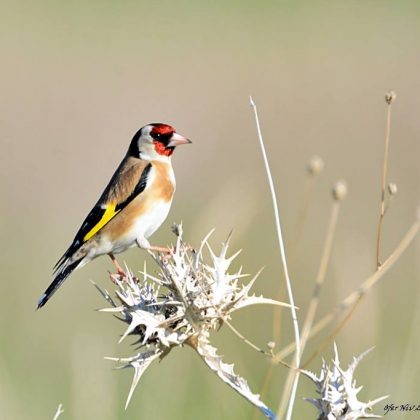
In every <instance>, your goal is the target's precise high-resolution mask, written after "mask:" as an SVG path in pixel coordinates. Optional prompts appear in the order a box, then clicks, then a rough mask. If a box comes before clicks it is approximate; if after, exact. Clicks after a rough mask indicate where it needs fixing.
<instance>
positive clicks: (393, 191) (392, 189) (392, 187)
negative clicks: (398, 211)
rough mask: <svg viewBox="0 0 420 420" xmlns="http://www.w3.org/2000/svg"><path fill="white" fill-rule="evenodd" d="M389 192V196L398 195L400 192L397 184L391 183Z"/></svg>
mask: <svg viewBox="0 0 420 420" xmlns="http://www.w3.org/2000/svg"><path fill="white" fill-rule="evenodd" d="M388 192H389V195H396V194H397V192H398V188H397V184H395V183H394V182H390V183H389V184H388Z"/></svg>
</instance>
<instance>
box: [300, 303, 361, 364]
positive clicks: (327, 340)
mask: <svg viewBox="0 0 420 420" xmlns="http://www.w3.org/2000/svg"><path fill="white" fill-rule="evenodd" d="M362 297H363V296H362V295H360V296H359V297H358V299H357V300H356V302H355V303H354V304H353V306H352V307H351V308H350V310H349V312H348V313H347V315H346V316H345V317H344V318H343V319H342V320H341V321H340V322H339V324H338V325H337V326H336V327H335V328H334V330H333V332H332V333H331V334H329V335H328V337H326V338H325V339H324V340H323V342H322V344H321V345H320V346H319V347H318V349H317V350H315V351H314V352H313V353H312V354H311V356H310V357H309V358H308V360H306V361H305V362H304V363H302V365H301V369H305V368H306V367H307V366H308V365H309V363H311V362H312V360H314V359H315V358H316V357H317V356H319V355H320V354H321V352H322V350H324V348H325V347H326V346H327V345H328V344H329V343H330V342H331V341H332V340H334V338H335V337H336V336H337V335H338V333H339V332H340V331H341V330H342V329H343V328H344V326H345V325H346V324H347V322H348V321H349V319H350V318H351V317H352V315H353V313H354V311H355V310H356V307H357V305H358V304H359V302H361V300H362Z"/></svg>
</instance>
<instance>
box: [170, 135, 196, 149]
mask: <svg viewBox="0 0 420 420" xmlns="http://www.w3.org/2000/svg"><path fill="white" fill-rule="evenodd" d="M189 143H192V141H191V140H188V139H187V138H186V137H184V136H181V134H178V133H174V134H172V137H171V141H170V142H169V143H168V147H175V146H180V145H181V144H189Z"/></svg>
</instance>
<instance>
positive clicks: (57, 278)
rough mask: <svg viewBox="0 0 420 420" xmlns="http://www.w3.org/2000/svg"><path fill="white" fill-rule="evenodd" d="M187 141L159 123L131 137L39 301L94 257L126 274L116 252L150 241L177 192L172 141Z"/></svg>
mask: <svg viewBox="0 0 420 420" xmlns="http://www.w3.org/2000/svg"><path fill="white" fill-rule="evenodd" d="M188 143H191V140H189V139H187V138H186V137H184V136H182V135H180V134H178V133H177V132H176V131H175V129H174V128H173V127H172V126H170V125H168V124H163V123H151V124H148V125H145V126H144V127H142V128H141V129H140V130H138V131H137V132H136V134H135V135H134V137H133V138H132V140H131V142H130V145H129V147H128V151H127V153H126V154H125V156H124V158H123V160H122V161H121V163H120V165H119V166H118V168H117V170H116V171H115V173H114V175H113V176H112V178H111V180H110V181H109V183H108V185H107V187H106V188H105V190H104V192H103V193H102V195H101V196H100V198H99V200H98V201H97V203H96V204H95V206H94V207H93V208H92V210H91V211H90V213H89V214H88V215H87V217H86V219H85V220H84V222H83V223H82V225H81V227H80V229H79V230H78V232H77V234H76V236H75V237H74V239H73V242H72V243H71V245H70V246H69V247H68V249H67V251H66V252H65V253H64V254H63V256H62V257H61V258H60V259H59V261H58V262H57V264H56V265H55V267H54V271H53V274H54V279H53V281H52V283H51V284H50V285H49V286H48V288H47V289H46V290H45V292H44V293H43V294H42V296H41V297H40V299H39V301H38V306H37V309H39V308H42V307H43V306H44V305H45V304H46V303H47V301H48V300H49V299H50V298H51V296H52V295H53V294H54V293H55V292H56V291H57V290H58V288H59V287H60V286H61V285H62V284H63V282H64V281H65V280H66V279H67V278H68V277H69V276H70V274H71V273H72V272H73V271H74V270H76V269H79V268H81V267H83V266H84V265H86V264H87V263H88V262H90V261H92V260H93V259H94V258H96V257H99V256H101V255H109V257H110V258H111V260H112V263H113V264H114V266H115V268H116V271H117V274H119V275H121V276H122V277H124V276H125V273H124V270H123V269H122V268H121V266H120V265H119V263H118V261H117V259H116V258H115V254H119V253H121V252H124V251H126V250H127V249H128V248H130V247H133V246H138V247H140V248H143V249H147V250H151V251H157V252H170V251H169V249H168V248H165V247H160V246H153V245H151V244H150V242H149V241H148V238H149V237H150V236H151V235H152V234H153V233H154V232H155V231H156V230H157V229H158V228H159V227H160V226H161V224H162V223H163V222H164V221H165V219H166V217H167V215H168V213H169V210H170V207H171V204H172V199H173V196H174V192H175V175H174V171H173V168H172V163H171V156H172V154H173V152H174V150H175V147H176V146H180V145H183V144H188Z"/></svg>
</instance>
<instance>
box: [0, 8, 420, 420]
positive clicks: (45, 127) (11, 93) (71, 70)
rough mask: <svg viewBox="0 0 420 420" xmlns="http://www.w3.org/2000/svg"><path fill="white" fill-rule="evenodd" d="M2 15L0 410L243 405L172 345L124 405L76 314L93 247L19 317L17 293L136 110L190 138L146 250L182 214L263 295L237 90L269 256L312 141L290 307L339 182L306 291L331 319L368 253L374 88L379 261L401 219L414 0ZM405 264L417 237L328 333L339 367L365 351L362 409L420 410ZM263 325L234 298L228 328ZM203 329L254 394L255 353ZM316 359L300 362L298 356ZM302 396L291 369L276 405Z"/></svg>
mask: <svg viewBox="0 0 420 420" xmlns="http://www.w3.org/2000/svg"><path fill="white" fill-rule="evenodd" d="M0 16H1V17H0V33H1V36H0V53H1V78H0V92H1V101H0V141H1V148H2V150H1V154H0V156H1V157H0V171H1V172H0V175H1V177H0V183H1V184H0V185H1V194H2V209H1V216H2V217H1V218H0V224H1V238H2V241H1V253H0V259H1V269H2V296H3V298H2V303H1V314H0V331H1V345H0V407H1V416H0V417H1V418H2V419H29V418H30V419H49V418H52V417H53V414H54V411H55V409H56V407H57V405H58V403H59V402H62V403H63V404H64V409H65V413H64V414H63V415H62V417H61V418H63V419H101V420H108V419H127V420H128V419H149V418H156V419H214V418H221V419H242V418H247V419H251V418H259V414H257V415H256V414H255V413H254V410H253V408H252V407H251V406H250V405H249V404H248V403H247V402H246V401H245V400H243V399H242V398H241V397H240V396H238V395H237V394H236V393H235V392H234V391H233V390H231V389H230V388H228V387H226V385H224V384H222V383H221V382H220V381H219V379H218V378H217V377H216V376H215V375H214V374H213V373H211V372H210V371H208V369H207V368H206V367H205V366H204V364H203V363H202V362H201V361H200V360H199V359H198V357H196V356H195V355H194V354H193V352H192V351H190V350H189V349H183V350H178V351H174V352H173V354H171V355H170V357H168V358H167V359H165V360H164V361H163V362H162V363H160V364H156V365H153V366H151V367H150V368H149V370H148V371H147V372H146V374H145V375H144V377H143V378H142V380H141V383H140V386H139V387H138V389H137V391H136V393H135V396H134V398H133V400H132V403H131V405H130V406H129V408H128V410H127V411H124V404H125V399H126V396H127V392H128V389H129V385H130V383H131V378H132V373H133V372H132V371H129V370H124V371H113V370H112V368H113V366H114V365H113V363H112V362H109V361H105V360H104V359H103V356H126V355H128V354H130V352H132V351H133V350H132V349H130V346H129V345H128V344H124V345H123V344H121V345H118V344H117V340H118V338H119V334H120V333H121V332H122V326H121V325H120V323H119V322H118V321H114V320H113V319H112V318H111V317H110V316H109V315H106V314H100V313H98V312H95V311H94V309H96V308H100V307H103V306H104V302H102V301H101V298H100V296H99V295H98V293H97V292H96V291H95V289H94V288H93V287H92V285H91V284H90V282H89V281H88V280H89V279H93V280H95V281H96V282H97V283H99V284H101V285H103V286H106V287H109V283H108V278H107V270H109V269H111V264H110V262H109V261H108V259H106V258H101V259H98V260H95V261H94V262H92V263H91V264H89V265H88V266H87V267H85V268H83V269H82V270H79V271H77V272H76V273H74V274H73V275H72V277H71V278H70V280H69V281H68V282H67V283H66V284H65V285H64V286H63V287H62V289H60V291H59V292H58V293H57V294H56V295H55V296H54V298H53V299H52V300H51V302H49V303H48V305H47V306H46V307H45V308H44V309H42V310H41V311H38V312H35V306H36V302H37V299H38V297H39V295H40V294H41V293H42V292H43V291H44V289H45V287H46V286H47V285H48V284H49V282H50V281H51V269H52V266H53V265H54V263H55V262H56V260H57V259H58V258H59V257H60V256H61V254H62V253H63V251H64V250H65V249H66V247H67V246H68V245H69V243H70V241H71V240H72V238H73V235H74V234H75V233H76V230H77V229H78V227H79V226H80V223H81V222H82V220H83V218H84V217H85V215H86V214H87V212H88V211H89V210H90V208H91V206H92V205H93V204H94V203H95V201H96V199H97V198H98V195H99V194H100V193H101V191H102V188H103V187H104V186H105V184H106V183H107V182H108V180H109V178H110V176H111V175H112V173H113V171H114V170H115V168H116V166H117V164H118V163H119V161H120V160H121V158H122V156H123V155H124V153H125V151H126V148H127V147H128V143H129V141H130V139H131V136H132V135H133V134H134V133H135V131H136V130H137V129H138V128H140V127H141V126H142V125H145V124H146V123H149V122H156V121H161V122H166V123H170V124H173V125H174V126H175V127H176V128H177V129H178V131H179V132H180V133H182V134H184V135H186V136H188V137H189V138H191V139H192V140H193V145H191V146H190V147H185V148H180V149H178V150H177V151H176V153H175V156H174V159H173V161H174V168H175V172H176V176H177V182H178V186H177V193H176V197H175V200H174V203H173V207H172V211H171V213H170V216H169V218H168V220H167V222H166V223H165V224H164V225H163V226H162V228H161V229H160V231H159V232H158V233H157V234H156V235H155V236H154V237H153V238H152V239H153V241H154V243H158V244H164V243H170V242H171V241H172V240H173V237H172V234H171V233H170V225H171V223H172V222H173V221H181V220H183V222H184V225H185V232H186V238H187V239H188V240H189V241H190V242H191V243H192V244H197V243H198V241H199V240H200V239H201V238H202V237H203V236H204V235H205V234H206V233H207V232H208V231H209V230H210V229H211V228H212V227H215V228H216V229H217V230H216V233H215V234H214V235H213V237H212V241H211V242H212V244H213V246H214V247H216V248H217V247H218V246H219V243H220V241H222V240H223V239H225V238H226V236H227V234H228V233H229V231H230V230H231V229H233V231H234V235H233V242H232V251H234V250H236V249H237V248H243V253H242V256H241V259H240V263H241V264H243V265H244V269H245V271H246V272H249V273H251V274H252V273H255V272H256V271H257V270H258V269H259V268H260V267H262V266H265V267H266V268H265V270H264V272H263V274H262V276H261V278H260V280H259V282H258V283H257V286H256V291H258V292H259V293H264V295H266V296H270V297H275V296H276V294H277V290H278V284H279V282H282V281H283V280H282V276H281V266H280V262H279V255H278V250H277V247H276V244H277V241H276V237H275V235H274V223H273V216H272V209H271V201H270V196H269V192H268V186H267V182H266V178H265V173H264V167H263V163H262V159H261V156H260V150H259V146H258V142H257V138H256V130H255V124H254V120H253V115H252V113H251V109H250V107H249V103H248V96H249V95H250V94H252V95H253V97H254V99H255V101H256V102H257V104H258V106H259V112H260V116H261V123H262V126H263V133H264V136H265V141H266V147H267V150H268V152H269V155H270V162H271V164H272V169H273V174H274V177H275V182H276V188H277V193H278V196H279V204H280V211H281V215H282V219H283V223H284V231H285V235H286V247H287V248H288V244H292V243H293V240H294V238H295V234H296V231H295V229H296V228H295V227H296V218H297V215H298V214H299V212H300V211H301V209H302V205H303V202H304V198H303V193H304V182H305V165H306V163H307V161H308V160H309V158H310V157H311V156H312V155H314V154H317V155H320V156H322V157H323V159H324V160H325V162H326V167H325V171H324V172H323V173H322V175H321V176H320V177H319V180H318V181H317V183H316V185H315V188H314V194H313V199H312V201H311V202H310V204H309V208H308V217H307V219H306V221H305V224H304V225H303V228H302V229H303V230H302V235H301V238H300V240H299V241H298V244H297V247H296V248H295V250H294V254H295V258H294V261H293V263H292V265H291V274H292V281H293V288H294V291H295V295H296V296H295V297H296V302H297V305H298V306H299V307H300V308H301V310H300V313H299V316H300V319H303V316H304V314H305V307H307V304H308V299H309V296H310V293H311V290H312V285H313V282H314V278H315V275H316V271H317V267H318V262H319V258H320V255H321V252H322V243H323V241H324V236H325V229H326V226H327V221H328V217H329V212H330V206H331V198H330V187H331V185H332V184H333V183H334V182H335V181H336V180H337V179H340V178H343V179H345V180H346V181H347V183H348V186H349V196H348V198H347V199H346V201H345V203H344V204H343V208H342V212H341V214H340V221H339V226H338V231H337V237H336V240H335V244H334V249H333V254H332V261H331V265H330V267H329V270H328V275H327V280H326V286H325V289H324V291H323V294H322V302H321V308H320V313H321V314H325V313H327V312H329V311H330V310H331V309H332V308H333V307H334V306H335V305H336V304H337V303H338V302H339V301H340V300H341V299H342V298H343V297H344V296H345V295H346V294H348V293H349V292H350V291H352V290H354V289H356V287H357V285H358V284H360V283H361V282H362V281H363V280H364V279H365V278H366V276H368V275H369V274H370V273H371V272H372V270H373V269H374V266H375V235H376V226H377V218H378V212H379V198H380V177H381V167H382V159H383V138H384V130H385V115H386V114H385V112H386V107H385V103H384V93H385V92H386V91H387V90H389V89H394V90H395V91H396V92H397V95H398V98H397V102H396V104H395V106H394V107H393V121H392V133H391V149H390V163H389V178H390V180H392V181H394V182H395V183H397V185H398V195H397V197H396V198H395V200H394V201H393V203H392V206H391V208H390V210H389V212H388V214H387V216H386V220H385V224H384V234H383V254H384V255H387V253H389V252H390V251H392V249H393V248H394V247H395V245H396V244H397V242H398V241H399V240H400V239H401V237H402V236H403V234H404V233H405V231H406V230H407V229H408V227H409V226H410V224H411V223H412V221H413V220H414V218H415V209H416V206H417V205H418V204H419V192H420V191H419V176H420V170H419V156H420V143H419V136H420V118H419V113H420V94H419V90H420V72H419V66H420V47H419V39H420V5H419V3H418V2H416V1H399V2H392V1H369V2H367V1H364V2H357V1H335V2H318V1H315V2H314V1H306V2H302V1H298V2H295V1H285V2H278V1H265V2H251V1H233V2H222V1H216V2H211V3H210V2H204V1H196V2H193V1H187V0H185V1H159V2H145V1H137V2H135V1H127V2H112V1H84V2H82V1H74V2H66V3H65V2H53V1H44V2H23V1H16V2H12V1H5V0H3V1H1V2H0ZM288 249H289V248H288ZM419 257H420V246H419V240H418V239H417V242H416V243H414V244H413V245H412V246H411V247H410V248H409V249H408V250H407V252H406V253H405V254H404V255H403V257H402V258H401V259H400V261H399V262H398V263H397V264H396V265H395V267H394V268H392V270H391V271H390V272H389V273H388V274H387V275H386V276H385V277H384V278H383V279H382V280H381V283H380V284H379V286H378V287H376V288H375V289H374V290H372V292H371V293H370V294H369V296H368V297H367V298H366V299H365V300H364V301H363V302H362V304H361V305H360V306H359V307H358V308H357V311H356V313H355V314H354V316H353V317H352V319H351V321H350V322H349V323H348V325H347V326H346V328H345V329H344V330H343V332H341V333H340V335H339V336H338V337H337V343H338V345H339V348H340V349H341V353H342V359H343V362H344V363H346V362H347V361H350V360H351V357H352V356H353V355H357V354H359V353H361V352H362V351H364V350H366V349H367V348H369V347H371V346H375V350H374V352H372V353H371V354H370V355H369V356H367V358H366V360H365V361H364V362H362V364H361V367H360V368H359V370H358V372H357V373H358V374H357V375H356V376H357V378H358V382H359V383H361V384H364V385H365V388H364V390H363V391H362V394H361V398H362V399H364V400H365V401H367V400H369V399H373V398H376V397H378V396H381V395H386V394H390V395H391V397H390V398H389V400H388V401H387V402H394V403H406V402H407V403H408V402H409V403H417V404H420V400H419V397H418V392H417V391H416V390H417V389H418V388H419V386H420V379H419V377H420V375H419V374H420V356H419V354H420V353H419V352H418V347H419V345H420V332H419V329H418V325H419V322H420V307H419V305H418V303H417V302H418V298H419V294H420V290H419V280H420V268H419V259H420V258H419ZM120 259H121V260H122V261H126V262H127V263H128V264H129V265H130V266H131V268H132V269H134V270H139V269H141V268H142V266H143V261H144V259H147V260H148V261H149V263H150V259H149V258H148V257H147V255H146V253H144V252H142V251H140V250H138V249H132V250H130V251H129V252H127V253H125V254H124V256H122V257H120ZM282 287H283V283H282ZM272 317H273V311H272V309H271V308H251V309H247V310H244V311H243V313H242V314H241V313H239V314H238V315H237V316H236V318H235V319H234V320H233V323H234V325H235V326H237V327H238V328H239V329H240V330H241V331H242V332H243V333H244V334H245V335H246V336H247V337H249V338H250V339H252V340H253V341H254V342H256V343H258V344H259V345H260V346H265V344H266V343H267V342H268V341H270V340H271V339H272V328H273V327H272V324H273V322H272ZM282 326H283V328H282V334H281V342H280V343H277V348H281V347H283V346H284V345H285V344H288V343H289V341H290V340H291V339H292V331H291V322H290V315H289V313H288V312H283V324H282ZM324 336H325V334H324ZM214 340H215V343H217V344H218V347H219V351H220V353H221V354H223V355H225V361H227V362H234V363H235V365H236V370H237V372H238V373H240V374H242V375H243V376H244V377H245V378H247V380H248V381H249V384H250V386H251V389H252V390H253V391H254V392H257V391H259V392H260V391H261V389H262V386H263V382H264V377H265V374H266V372H267V369H268V368H269V364H268V362H267V361H266V360H265V359H264V358H263V357H262V356H261V355H259V354H258V353H256V352H255V351H253V350H252V349H250V348H249V347H247V346H246V345H245V344H244V343H242V342H240V340H239V339H238V338H237V337H235V336H233V335H232V334H231V333H230V332H229V331H227V330H222V331H221V332H220V333H218V334H216V335H215V337H214ZM320 342H321V339H317V340H315V341H314V342H311V344H310V345H309V347H308V353H307V354H308V355H309V354H310V352H311V350H312V351H313V350H315V349H316V348H317V345H319V344H320ZM331 347H332V346H331V345H330V346H328V349H327V350H325V351H324V352H323V355H324V357H326V358H327V359H329V358H330V356H331ZM320 365H321V360H320V358H318V359H316V360H314V362H313V363H312V364H311V366H310V368H311V369H312V370H316V371H318V370H319V368H320ZM286 375H287V370H286V369H285V368H283V367H281V366H278V367H276V368H275V369H274V376H273V381H272V382H271V384H270V387H269V389H268V391H267V392H265V393H264V394H263V400H264V401H265V402H266V403H267V404H268V405H269V406H270V407H273V408H274V409H276V408H277V405H278V402H279V398H280V394H281V390H282V388H283V383H284V380H285V378H286ZM302 396H307V397H313V396H315V391H314V389H312V386H311V384H310V383H309V382H308V380H306V379H305V378H302V379H301V382H300V387H299V391H298V400H297V402H296V409H295V418H315V410H314V409H313V408H312V407H311V406H310V405H309V404H307V403H306V402H304V401H302V399H301V397H302ZM381 404H382V403H381ZM384 404H385V403H384ZM384 404H382V405H380V406H378V409H377V413H378V414H383V411H382V408H383V405H384Z"/></svg>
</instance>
